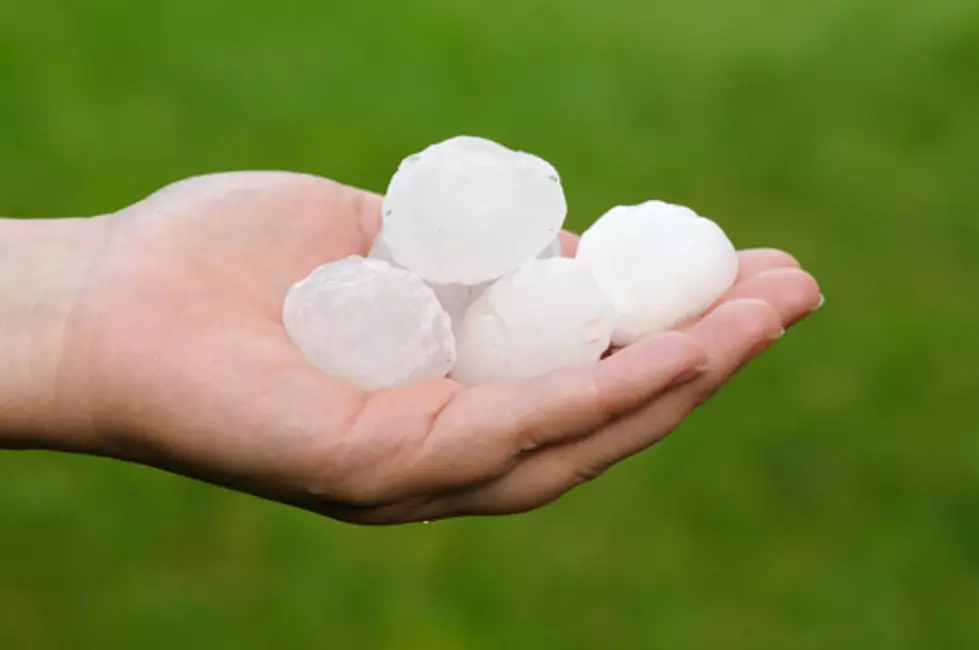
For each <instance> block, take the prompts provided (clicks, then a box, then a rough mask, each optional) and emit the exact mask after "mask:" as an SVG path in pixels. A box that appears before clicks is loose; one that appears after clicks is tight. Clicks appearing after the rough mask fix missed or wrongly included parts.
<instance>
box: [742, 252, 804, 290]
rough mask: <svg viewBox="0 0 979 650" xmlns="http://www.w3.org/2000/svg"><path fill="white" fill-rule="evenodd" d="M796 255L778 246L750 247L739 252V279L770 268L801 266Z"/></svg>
mask: <svg viewBox="0 0 979 650" xmlns="http://www.w3.org/2000/svg"><path fill="white" fill-rule="evenodd" d="M801 267H802V265H801V264H800V263H799V260H797V259H796V258H795V257H794V256H792V255H790V254H789V253H786V252H785V251H782V250H778V249H777V248H749V249H746V250H742V251H740V252H739V253H738V281H739V282H740V281H744V280H747V279H748V278H752V277H754V276H756V275H758V274H759V273H763V272H765V271H767V270H770V269H781V268H795V269H797V268H801Z"/></svg>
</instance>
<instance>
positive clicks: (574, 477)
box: [570, 464, 606, 487]
mask: <svg viewBox="0 0 979 650" xmlns="http://www.w3.org/2000/svg"><path fill="white" fill-rule="evenodd" d="M605 469H606V468H605V467H602V466H599V465H594V464H582V465H576V466H574V467H573V468H572V470H571V481H570V482H571V487H576V486H579V485H584V484H585V483H591V482H592V481H594V480H595V479H597V478H598V477H599V476H601V475H602V474H603V473H604V472H605Z"/></svg>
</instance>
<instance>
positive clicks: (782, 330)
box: [768, 327, 785, 341]
mask: <svg viewBox="0 0 979 650" xmlns="http://www.w3.org/2000/svg"><path fill="white" fill-rule="evenodd" d="M783 336H785V328H784V327H780V328H779V330H778V332H776V333H775V334H774V335H773V336H772V337H770V338H769V339H768V340H769V341H777V340H779V339H780V338H782V337H783Z"/></svg>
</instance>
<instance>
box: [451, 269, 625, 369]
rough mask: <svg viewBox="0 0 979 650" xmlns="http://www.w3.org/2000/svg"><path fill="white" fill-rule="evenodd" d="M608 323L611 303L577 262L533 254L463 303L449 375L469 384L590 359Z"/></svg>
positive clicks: (607, 333)
mask: <svg viewBox="0 0 979 650" xmlns="http://www.w3.org/2000/svg"><path fill="white" fill-rule="evenodd" d="M614 326H615V309H614V308H613V306H612V304H611V303H610V302H609V300H608V299H607V298H606V297H605V294H604V293H603V292H602V290H601V289H600V288H599V286H598V283H597V282H596V281H595V278H594V277H593V276H592V274H591V272H590V271H589V270H588V268H587V267H586V266H585V265H584V264H582V263H581V262H579V261H577V260H574V259H572V258H567V257H556V258H551V259H547V260H534V261H532V262H529V263H528V264H526V265H524V266H523V267H521V268H520V269H519V270H517V271H516V272H514V273H510V274H508V275H505V276H504V277H502V278H500V279H499V280H498V281H497V282H495V283H494V284H493V286H491V287H490V288H489V289H487V290H486V292H485V293H484V294H483V295H482V296H481V297H480V298H479V299H478V300H477V301H476V302H475V303H473V305H472V307H470V308H469V311H468V312H467V313H466V317H465V319H464V320H463V322H462V326H461V327H460V328H459V329H458V331H457V334H456V348H457V351H458V359H457V361H456V365H455V368H454V369H453V371H452V375H451V376H452V378H453V379H455V380H457V381H458V382H460V383H462V384H464V385H469V386H471V385H475V384H480V383H484V382H489V381H501V380H512V379H527V378H531V377H536V376H538V375H541V374H544V373H547V372H550V371H552V370H557V369H559V368H564V367H568V366H572V365H577V364H583V363H590V362H593V361H597V360H599V359H600V358H601V356H602V354H603V353H604V352H605V351H606V350H607V349H608V347H609V341H610V338H611V336H612V329H613V328H614Z"/></svg>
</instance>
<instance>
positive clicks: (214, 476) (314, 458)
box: [0, 172, 822, 525]
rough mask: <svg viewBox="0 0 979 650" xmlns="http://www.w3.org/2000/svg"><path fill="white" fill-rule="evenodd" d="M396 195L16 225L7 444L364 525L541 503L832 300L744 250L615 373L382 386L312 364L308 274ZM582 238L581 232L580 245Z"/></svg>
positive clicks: (171, 189)
mask: <svg viewBox="0 0 979 650" xmlns="http://www.w3.org/2000/svg"><path fill="white" fill-rule="evenodd" d="M380 204H381V198H380V197H379V196H377V195H375V194H372V193H369V192H364V191H361V190H358V189H355V188H351V187H347V186H344V185H341V184H338V183H335V182H332V181H329V180H326V179H323V178H318V177H314V176H307V175H301V174H289V173H284V172H237V173H230V174H219V175H212V176H204V177H198V178H192V179H188V180H186V181H182V182H180V183H177V184H174V185H171V186H168V187H166V188H164V189H162V190H160V191H159V192H157V193H155V194H153V195H152V196H150V197H148V198H146V199H145V200H143V201H141V202H139V203H137V204H134V205H132V206H129V207H127V208H124V209H122V210H120V211H118V212H114V213H112V214H107V215H102V216H98V217H91V218H86V219H51V220H30V221H26V220H12V219H0V448H7V449H21V450H29V449H34V450H55V451H64V452H75V453H85V454H94V455H100V456H106V457H111V458H116V459H120V460H125V461H131V462H136V463H140V464H143V465H147V466H151V467H156V468H159V469H163V470H166V471H170V472H175V473H178V474H182V475H184V476H187V477H191V478H195V479H198V480H202V481H207V482H210V483H213V484H216V485H221V486H225V487H228V488H231V489H236V490H240V491H243V492H247V493H250V494H253V495H256V496H259V497H263V498H267V499H272V500H276V501H279V502H282V503H286V504H289V505H292V506H296V507H300V508H304V509H307V510H310V511H313V512H317V513H321V514H323V515H326V516H329V517H333V518H336V519H339V520H342V521H347V522H352V523H359V524H371V525H377V524H396V523H403V522H411V521H422V520H434V519H440V518H446V517H455V516H468V515H500V514H510V513H518V512H525V511H528V510H532V509H535V508H538V507H541V506H544V505H546V504H548V503H551V502H552V501H554V500H555V499H557V498H559V497H560V496H561V495H563V494H565V493H566V492H568V491H569V490H571V489H573V488H574V487H576V486H578V485H580V484H582V483H584V482H586V481H589V480H591V479H594V478H595V477H597V476H598V475H600V474H601V473H602V472H604V471H605V470H607V469H608V468H610V467H612V466H613V465H615V464H617V463H619V462H620V461H622V460H624V459H626V458H628V457H630V456H632V455H634V454H636V453H638V452H640V451H642V450H644V449H646V448H648V447H650V446H651V445H653V444H654V443H656V442H657V441H659V440H661V439H662V438H663V437H664V436H666V435H667V434H668V433H670V432H671V431H673V430H674V429H675V428H676V427H677V426H678V425H679V424H680V423H681V422H682V421H683V420H684V419H685V418H686V417H687V416H688V415H689V414H690V413H691V412H692V411H693V410H694V409H695V408H697V407H698V406H699V405H701V404H702V403H703V402H704V401H706V400H707V399H708V398H709V397H710V396H712V395H713V394H714V393H715V392H716V391H717V390H719V389H720V388H721V387H722V386H723V385H724V384H725V382H727V381H728V380H729V379H730V378H731V377H732V376H733V375H734V374H735V373H736V372H738V371H739V370H740V369H741V368H742V367H743V366H744V365H745V364H746V363H747V362H749V361H750V360H751V359H752V358H754V357H756V356H757V355H758V354H760V353H761V352H762V351H764V350H765V349H766V348H768V347H769V346H770V345H771V344H772V342H773V341H775V340H776V339H778V338H779V337H780V336H781V335H782V334H784V332H785V330H786V329H788V328H790V327H792V326H793V325H795V324H797V323H798V322H799V321H801V320H802V319H804V318H805V317H806V316H808V315H809V314H810V313H811V312H812V311H814V310H815V309H816V308H817V307H818V306H819V305H820V304H821V301H822V299H821V295H820V290H819V287H818V285H817V283H816V281H815V280H814V279H813V278H812V277H811V276H810V275H809V274H808V273H806V272H805V271H803V270H802V269H801V268H799V264H798V262H797V261H796V260H795V259H794V258H793V257H791V256H790V255H789V254H787V253H784V252H781V251H777V250H768V249H759V250H747V251H742V252H740V276H739V278H738V281H737V282H736V284H735V286H734V287H733V288H732V289H731V290H730V291H729V292H728V293H727V295H725V296H724V297H723V298H722V299H721V300H720V301H718V303H717V304H716V305H715V307H714V308H712V309H711V310H710V311H709V312H708V313H707V315H705V316H704V317H702V318H700V319H698V320H697V321H695V322H691V323H688V324H686V325H684V326H683V327H682V328H680V329H679V330H678V331H674V332H667V333H662V334H656V335H652V336H649V337H647V338H646V339H644V340H643V341H641V342H639V343H638V344H636V345H633V346H630V347H628V348H626V349H623V350H619V351H617V352H616V353H615V354H612V355H610V356H608V357H607V358H606V359H603V360H602V361H600V362H597V363H593V364H588V365H582V366H576V367H573V368H567V369H564V370H560V371H556V372H552V373H548V374H547V375H544V376H542V377H539V378H536V379H531V380H525V381H519V382H500V383H492V384H485V385H481V386H477V387H474V388H469V389H463V388H462V387H460V386H459V385H458V384H456V383H455V382H453V381H451V380H449V379H439V380H433V381H426V382H420V383H417V384H414V385H411V386H406V387H400V388H392V389H382V390H377V391H371V392H364V391H361V390H358V389H357V388H355V387H353V386H351V385H350V384H348V383H346V382H344V381H342V380H340V379H338V378H335V377H331V376H329V375H327V374H324V373H322V372H321V371H319V370H318V369H316V368H315V367H313V366H312V365H310V364H309V363H308V362H306V361H305V359H304V358H303V356H302V354H301V353H300V352H299V350H298V349H297V348H296V347H295V346H294V345H293V344H292V343H291V342H290V340H289V338H288V336H287V335H286V332H285V330H284V328H283V325H282V318H281V309H282V301H283V299H284V297H285V293H286V291H287V290H288V288H289V287H290V286H291V285H292V283H294V282H296V281H297V280H299V279H301V278H303V277H304V276H306V275H307V274H308V273H309V272H310V271H311V270H312V269H313V268H315V267H316V266H318V265H320V264H322V263H324V262H327V261H330V260H336V259H340V258H343V257H346V256H348V255H353V254H361V255H363V254H366V253H367V251H368V250H369V248H370V245H371V242H372V241H373V238H374V236H375V235H376V234H377V231H378V228H379V227H380ZM576 242H577V238H576V237H575V236H574V235H572V234H570V233H564V235H563V244H564V249H565V254H573V252H574V248H575V246H576Z"/></svg>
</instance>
